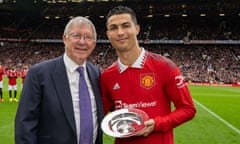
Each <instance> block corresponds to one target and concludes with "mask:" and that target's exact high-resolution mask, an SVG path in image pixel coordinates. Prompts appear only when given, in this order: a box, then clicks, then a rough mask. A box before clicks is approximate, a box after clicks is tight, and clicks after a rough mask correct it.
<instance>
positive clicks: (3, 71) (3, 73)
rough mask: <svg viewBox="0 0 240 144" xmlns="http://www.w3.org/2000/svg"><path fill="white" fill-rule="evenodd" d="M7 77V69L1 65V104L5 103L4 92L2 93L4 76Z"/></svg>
mask: <svg viewBox="0 0 240 144" xmlns="http://www.w3.org/2000/svg"><path fill="white" fill-rule="evenodd" d="M4 75H5V68H4V66H3V65H2V64H1V63H0V102H3V101H4V99H3V92H2V88H3V76H4Z"/></svg>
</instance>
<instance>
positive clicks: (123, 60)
mask: <svg viewBox="0 0 240 144" xmlns="http://www.w3.org/2000/svg"><path fill="white" fill-rule="evenodd" d="M106 26H107V32H106V34H107V37H108V39H109V40H110V42H111V44H112V46H113V48H115V50H116V53H117V55H118V60H117V61H116V62H115V63H113V64H112V65H111V66H110V67H109V68H108V69H106V70H105V71H104V72H103V73H102V75H101V79H100V82H101V90H102V99H103V105H104V112H105V114H107V113H108V112H109V111H112V110H116V109H121V108H137V109H141V110H143V111H145V112H146V113H147V114H148V115H149V120H147V121H145V123H144V124H145V125H146V129H144V130H143V131H141V132H140V133H139V134H138V135H137V136H132V137H130V138H117V139H116V140H115V144H173V143H174V138H173V129H174V128H175V127H177V126H179V125H181V124H183V123H184V122H186V121H189V120H191V119H192V118H193V117H194V115H195V113H196V109H195V107H194V104H193V101H192V98H191V95H190V93H189V90H188V87H187V85H186V83H185V82H184V78H183V76H182V75H181V73H180V71H179V68H178V67H177V66H176V65H175V64H174V63H173V62H172V61H171V60H169V59H167V58H165V57H163V56H160V55H159V54H154V53H151V52H149V51H146V50H145V49H144V48H142V47H140V46H139V44H138V40H137V35H138V33H139V32H140V26H139V25H138V23H137V19H136V14H135V12H134V11H133V10H132V9H130V8H128V7H124V6H118V7H115V8H113V9H112V10H110V12H109V13H108V15H107V22H106ZM171 103H173V104H174V106H175V109H174V110H171Z"/></svg>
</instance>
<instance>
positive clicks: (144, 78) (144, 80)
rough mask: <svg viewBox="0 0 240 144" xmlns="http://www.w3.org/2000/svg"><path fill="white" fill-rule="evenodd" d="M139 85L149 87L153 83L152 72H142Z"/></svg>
mask: <svg viewBox="0 0 240 144" xmlns="http://www.w3.org/2000/svg"><path fill="white" fill-rule="evenodd" d="M140 81H141V87H143V88H146V89H150V88H152V87H153V86H154V85H155V76H154V74H153V73H147V74H143V75H141V77H140Z"/></svg>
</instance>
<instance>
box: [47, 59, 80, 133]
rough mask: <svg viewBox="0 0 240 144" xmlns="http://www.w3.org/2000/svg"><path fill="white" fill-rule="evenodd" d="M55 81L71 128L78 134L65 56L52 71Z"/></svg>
mask: <svg viewBox="0 0 240 144" xmlns="http://www.w3.org/2000/svg"><path fill="white" fill-rule="evenodd" d="M52 77H53V81H54V84H55V88H56V91H57V93H58V97H59V100H60V103H61V105H62V107H63V111H64V113H65V115H66V117H67V119H68V121H69V124H70V126H71V128H72V129H73V131H74V133H75V134H76V126H75V119H74V112H73V106H72V105H73V103H72V96H71V92H70V87H69V83H68V78H67V73H66V68H65V65H64V62H63V57H60V58H59V59H58V61H57V63H56V67H55V70H54V71H53V72H52Z"/></svg>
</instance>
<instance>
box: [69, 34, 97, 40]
mask: <svg viewBox="0 0 240 144" xmlns="http://www.w3.org/2000/svg"><path fill="white" fill-rule="evenodd" d="M67 36H69V37H71V38H73V39H75V40H81V39H83V40H84V41H92V40H94V38H93V37H92V36H90V35H81V34H80V33H71V34H68V35H67Z"/></svg>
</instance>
